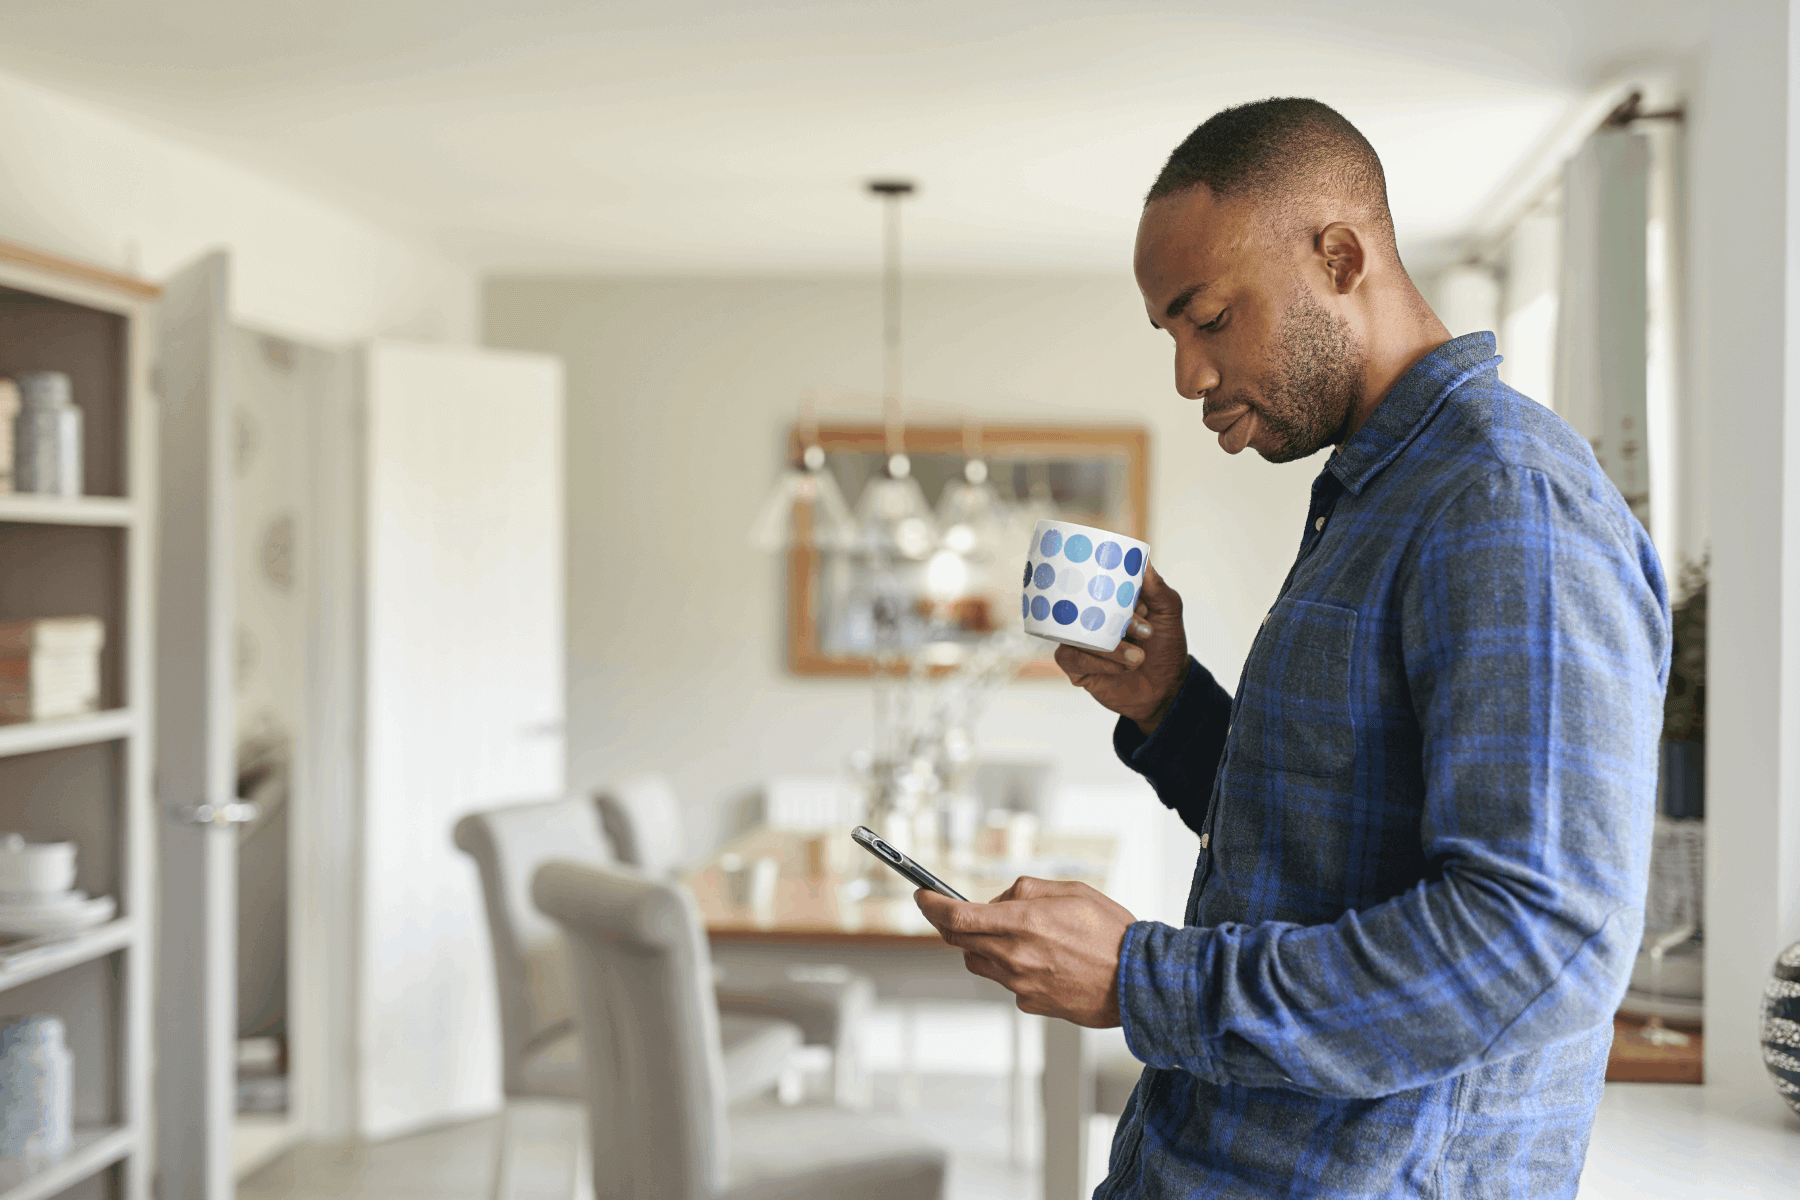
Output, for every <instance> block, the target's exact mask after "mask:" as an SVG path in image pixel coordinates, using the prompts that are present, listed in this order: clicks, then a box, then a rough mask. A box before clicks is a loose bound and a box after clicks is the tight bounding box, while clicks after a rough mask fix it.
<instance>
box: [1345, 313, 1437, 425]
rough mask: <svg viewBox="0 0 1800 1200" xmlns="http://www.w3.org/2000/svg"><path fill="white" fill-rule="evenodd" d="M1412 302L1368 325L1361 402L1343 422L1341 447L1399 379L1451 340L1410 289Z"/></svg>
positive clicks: (1365, 420)
mask: <svg viewBox="0 0 1800 1200" xmlns="http://www.w3.org/2000/svg"><path fill="white" fill-rule="evenodd" d="M1407 290H1408V291H1409V292H1411V296H1410V297H1408V298H1402V297H1396V298H1395V299H1396V300H1403V299H1410V300H1411V303H1396V304H1392V305H1385V306H1384V309H1386V311H1384V312H1383V313H1382V314H1381V315H1379V316H1378V317H1377V318H1376V319H1375V320H1374V321H1372V322H1371V323H1370V328H1372V329H1373V330H1375V331H1376V335H1375V336H1374V337H1372V338H1371V339H1370V342H1371V343H1372V344H1371V345H1370V346H1369V352H1368V358H1367V359H1366V361H1365V362H1364V364H1363V391H1362V396H1363V398H1362V400H1361V401H1360V402H1358V404H1357V405H1356V408H1355V409H1354V411H1352V412H1351V414H1350V419H1349V420H1348V421H1346V422H1345V423H1344V436H1343V441H1340V442H1339V443H1338V444H1339V445H1340V446H1341V445H1343V443H1344V442H1347V441H1349V440H1350V439H1351V438H1352V437H1354V436H1355V435H1356V431H1357V430H1358V429H1361V428H1362V427H1363V424H1364V423H1365V422H1367V421H1368V419H1369V418H1370V417H1372V416H1374V415H1375V410H1376V409H1378V408H1380V407H1381V402H1382V401H1383V400H1385V399H1387V394H1388V393H1389V392H1390V391H1392V390H1393V388H1394V385H1395V384H1396V383H1399V382H1400V379H1401V377H1402V376H1404V375H1405V374H1406V373H1407V372H1408V371H1410V370H1412V369H1413V367H1415V366H1417V365H1418V362H1419V360H1420V359H1422V358H1424V357H1425V356H1426V355H1427V354H1430V353H1431V352H1432V351H1433V350H1436V349H1437V348H1438V347H1439V346H1442V345H1443V344H1444V343H1445V342H1447V341H1449V340H1450V330H1449V329H1448V328H1446V327H1445V325H1444V323H1443V322H1442V321H1440V320H1438V318H1437V314H1436V313H1434V312H1432V311H1431V308H1430V306H1428V305H1427V304H1426V303H1425V298H1424V297H1423V296H1420V295H1419V293H1418V292H1417V291H1413V290H1412V289H1411V288H1410V287H1409V288H1408V289H1407Z"/></svg>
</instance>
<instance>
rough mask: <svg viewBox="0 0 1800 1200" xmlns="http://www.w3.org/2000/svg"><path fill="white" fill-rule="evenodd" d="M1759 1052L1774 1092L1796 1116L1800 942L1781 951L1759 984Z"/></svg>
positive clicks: (1799, 1086) (1799, 1060)
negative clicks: (1760, 1018) (1761, 987)
mask: <svg viewBox="0 0 1800 1200" xmlns="http://www.w3.org/2000/svg"><path fill="white" fill-rule="evenodd" d="M1762 1051H1763V1066H1765V1067H1767V1068H1769V1076H1770V1078H1772V1079H1774V1080H1775V1090H1776V1091H1778V1092H1780V1093H1781V1098H1782V1099H1783V1100H1786V1101H1787V1105H1788V1107H1789V1108H1791V1109H1793V1110H1794V1111H1795V1112H1797V1113H1800V942H1795V943H1794V944H1793V945H1791V946H1789V947H1788V948H1787V949H1786V950H1783V951H1782V952H1781V956H1780V957H1779V958H1777V959H1776V960H1775V971H1774V974H1773V975H1772V976H1771V977H1770V979H1769V982H1768V983H1767V984H1765V985H1763V1002H1762Z"/></svg>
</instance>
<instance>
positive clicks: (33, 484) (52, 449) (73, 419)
mask: <svg viewBox="0 0 1800 1200" xmlns="http://www.w3.org/2000/svg"><path fill="white" fill-rule="evenodd" d="M18 383H19V398H20V401H21V405H20V408H19V414H18V416H16V417H15V418H13V477H12V486H13V490H14V491H19V492H39V493H42V494H44V495H49V496H67V497H75V496H79V495H81V410H80V409H79V408H77V407H76V406H75V403H74V401H73V399H72V398H71V396H70V392H69V377H68V376H67V375H64V374H63V373H62V372H61V371H27V372H26V373H25V374H23V375H20V376H19V381H18Z"/></svg>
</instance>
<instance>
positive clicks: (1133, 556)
mask: <svg viewBox="0 0 1800 1200" xmlns="http://www.w3.org/2000/svg"><path fill="white" fill-rule="evenodd" d="M1143 565H1144V552H1143V551H1142V550H1139V549H1138V548H1137V547H1136V546H1133V547H1132V548H1131V549H1129V550H1127V551H1126V552H1125V573H1126V574H1127V575H1132V576H1135V575H1136V574H1137V573H1138V568H1139V567H1142V566H1143Z"/></svg>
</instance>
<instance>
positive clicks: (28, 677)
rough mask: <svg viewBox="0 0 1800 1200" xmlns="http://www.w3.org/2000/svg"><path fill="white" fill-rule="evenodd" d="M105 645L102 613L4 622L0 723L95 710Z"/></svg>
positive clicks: (0, 640)
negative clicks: (96, 615)
mask: <svg viewBox="0 0 1800 1200" xmlns="http://www.w3.org/2000/svg"><path fill="white" fill-rule="evenodd" d="M105 645H106V625H105V623H104V622H103V621H101V620H100V618H99V617H58V618H54V619H47V620H38V621H0V725H4V724H7V723H8V722H12V721H48V720H52V719H54V718H56V717H77V716H81V715H82V714H83V713H91V712H94V711H95V710H97V709H98V708H99V707H100V651H101V650H102V649H103V648H104V647H105Z"/></svg>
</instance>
